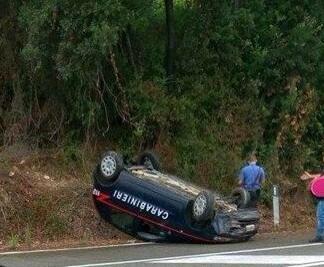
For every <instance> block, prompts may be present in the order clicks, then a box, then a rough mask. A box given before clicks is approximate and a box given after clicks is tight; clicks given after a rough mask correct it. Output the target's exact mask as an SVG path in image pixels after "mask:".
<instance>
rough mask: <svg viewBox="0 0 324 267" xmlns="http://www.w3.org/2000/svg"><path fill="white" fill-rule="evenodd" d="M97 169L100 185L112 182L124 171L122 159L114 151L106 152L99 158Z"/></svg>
mask: <svg viewBox="0 0 324 267" xmlns="http://www.w3.org/2000/svg"><path fill="white" fill-rule="evenodd" d="M98 169H99V179H100V182H101V183H103V184H105V183H107V182H108V183H110V182H113V181H115V180H116V179H117V178H118V175H119V174H120V172H121V171H122V170H123V169H124V163H123V159H122V157H121V155H119V154H118V153H116V152H115V151H108V152H106V153H105V154H104V155H103V156H102V157H101V160H100V164H99V166H98Z"/></svg>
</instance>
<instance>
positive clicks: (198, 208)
mask: <svg viewBox="0 0 324 267" xmlns="http://www.w3.org/2000/svg"><path fill="white" fill-rule="evenodd" d="M206 207H207V200H206V198H205V197H204V196H203V195H200V196H198V197H197V198H196V200H195V203H194V206H193V212H194V215H195V216H196V217H199V216H201V215H202V214H203V213H204V211H205V210H206Z"/></svg>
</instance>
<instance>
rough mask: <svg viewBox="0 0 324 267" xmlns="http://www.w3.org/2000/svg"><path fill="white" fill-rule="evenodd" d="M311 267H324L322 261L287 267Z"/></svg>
mask: <svg viewBox="0 0 324 267" xmlns="http://www.w3.org/2000/svg"><path fill="white" fill-rule="evenodd" d="M312 266H324V261H321V262H315V263H308V264H302V265H300V264H299V265H290V266H289V267H312Z"/></svg>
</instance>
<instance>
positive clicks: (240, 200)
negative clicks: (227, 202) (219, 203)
mask: <svg viewBox="0 0 324 267" xmlns="http://www.w3.org/2000/svg"><path fill="white" fill-rule="evenodd" d="M231 198H232V199H233V203H234V204H236V206H237V207H238V208H239V209H243V208H247V207H248V206H249V203H250V200H251V197H250V193H249V192H248V191H247V190H245V189H244V188H240V187H239V188H236V189H234V191H233V192H232V194H231Z"/></svg>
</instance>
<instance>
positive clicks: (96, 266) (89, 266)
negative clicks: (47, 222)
mask: <svg viewBox="0 0 324 267" xmlns="http://www.w3.org/2000/svg"><path fill="white" fill-rule="evenodd" d="M321 245H323V244H322V243H313V244H300V245H290V246H279V247H268V248H257V249H246V250H236V251H224V252H217V253H208V254H197V255H188V256H175V257H166V258H154V259H142V260H128V261H115V262H102V263H90V264H82V265H70V266H65V267H99V266H111V265H121V264H131V263H142V262H149V263H152V262H155V261H163V260H176V259H187V258H190V259H192V258H195V257H210V256H216V255H230V254H237V253H249V252H258V251H269V250H281V249H292V248H300V247H312V246H321Z"/></svg>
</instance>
